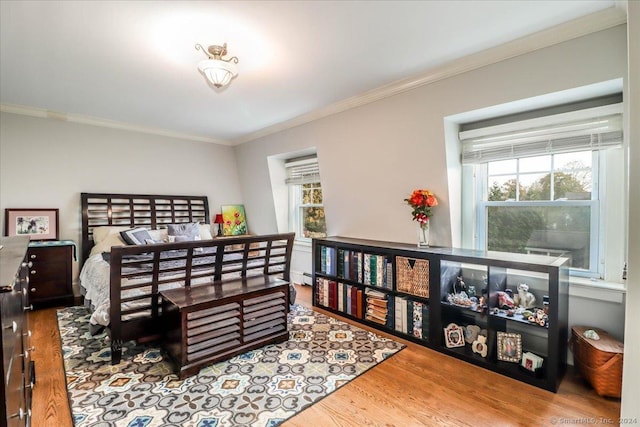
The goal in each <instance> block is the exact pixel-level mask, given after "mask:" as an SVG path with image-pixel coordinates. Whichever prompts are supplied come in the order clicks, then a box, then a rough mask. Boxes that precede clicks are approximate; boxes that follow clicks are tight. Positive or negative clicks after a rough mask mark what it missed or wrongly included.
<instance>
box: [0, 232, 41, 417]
mask: <svg viewBox="0 0 640 427" xmlns="http://www.w3.org/2000/svg"><path fill="white" fill-rule="evenodd" d="M28 244H29V238H28V237H22V236H20V237H2V238H0V245H2V249H0V321H1V322H0V323H1V325H2V334H1V336H2V338H1V344H2V345H1V346H0V351H1V353H0V354H1V356H2V379H3V382H2V386H0V427H5V426H7V427H8V426H11V427H19V426H30V425H31V393H32V388H33V386H34V384H35V367H34V364H33V362H32V361H31V357H30V353H31V351H33V349H32V348H31V347H30V343H29V337H30V336H31V331H30V330H29V326H28V324H27V311H28V310H30V306H29V292H28V286H29V271H28V268H27V264H26V263H25V261H24V259H25V255H26V253H27V246H28Z"/></svg>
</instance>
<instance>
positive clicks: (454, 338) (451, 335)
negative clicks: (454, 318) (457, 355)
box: [444, 323, 464, 348]
mask: <svg viewBox="0 0 640 427" xmlns="http://www.w3.org/2000/svg"><path fill="white" fill-rule="evenodd" d="M444 343H445V345H446V346H447V348H455V347H464V328H463V327H462V326H458V325H456V324H455V323H449V325H447V327H446V328H444Z"/></svg>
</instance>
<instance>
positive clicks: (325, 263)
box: [320, 246, 336, 276]
mask: <svg viewBox="0 0 640 427" xmlns="http://www.w3.org/2000/svg"><path fill="white" fill-rule="evenodd" d="M335 258H336V248H333V247H331V246H320V264H321V265H320V271H322V272H323V273H324V274H329V275H331V276H335V275H336V261H335Z"/></svg>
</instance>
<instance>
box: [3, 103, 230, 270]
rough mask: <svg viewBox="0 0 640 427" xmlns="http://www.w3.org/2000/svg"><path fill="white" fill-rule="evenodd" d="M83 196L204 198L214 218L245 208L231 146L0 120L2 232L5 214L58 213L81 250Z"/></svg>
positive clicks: (64, 235)
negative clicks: (225, 209)
mask: <svg viewBox="0 0 640 427" xmlns="http://www.w3.org/2000/svg"><path fill="white" fill-rule="evenodd" d="M81 192H108V193H139V194H169V195H171V194H177V195H183V194H184V195H198V196H200V195H206V196H208V197H209V207H210V209H211V211H212V213H214V212H216V211H220V205H222V204H231V203H242V195H241V189H240V184H239V179H238V172H237V169H236V161H235V155H234V153H233V149H232V148H231V147H227V146H221V145H216V144H211V143H206V142H194V141H187V140H180V139H175V138H169V137H162V136H154V135H148V134H143V133H137V132H129V131H123V130H116V129H108V128H102V127H96V126H90V125H83V124H77V123H69V122H65V121H60V120H53V119H44V118H34V117H27V116H21V115H15V114H9V113H2V114H1V115H0V212H2V213H3V215H1V217H2V219H1V220H0V221H2V223H1V227H2V231H4V209H5V208H38V207H40V208H58V209H60V238H61V239H72V240H74V241H76V242H77V243H78V249H80V247H79V246H80V243H81V234H80V233H81V211H80V193H81ZM78 253H81V252H80V251H78ZM75 277H77V265H76V274H75Z"/></svg>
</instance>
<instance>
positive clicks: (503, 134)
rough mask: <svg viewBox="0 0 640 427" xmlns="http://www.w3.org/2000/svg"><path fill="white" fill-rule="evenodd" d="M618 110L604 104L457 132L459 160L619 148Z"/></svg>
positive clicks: (482, 160)
mask: <svg viewBox="0 0 640 427" xmlns="http://www.w3.org/2000/svg"><path fill="white" fill-rule="evenodd" d="M621 110H622V106H621V105H620V104H616V105H607V106H605V107H597V108H591V109H586V110H580V111H574V112H570V113H563V114H557V115H554V116H547V117H541V118H536V119H531V120H523V121H519V122H512V123H507V124H503V125H498V126H491V127H486V128H480V129H474V130H469V131H464V132H460V134H459V137H460V142H461V143H462V163H463V164H473V163H486V162H490V161H495V160H505V159H513V158H518V157H530V156H539V155H544V154H560V153H567V152H572V151H584V150H601V149H605V148H612V147H620V146H621V145H622V136H623V135H622V114H621Z"/></svg>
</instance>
